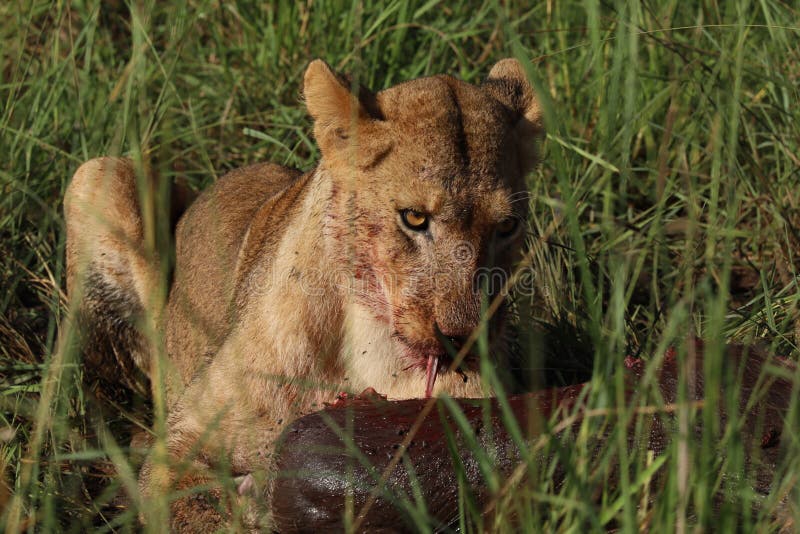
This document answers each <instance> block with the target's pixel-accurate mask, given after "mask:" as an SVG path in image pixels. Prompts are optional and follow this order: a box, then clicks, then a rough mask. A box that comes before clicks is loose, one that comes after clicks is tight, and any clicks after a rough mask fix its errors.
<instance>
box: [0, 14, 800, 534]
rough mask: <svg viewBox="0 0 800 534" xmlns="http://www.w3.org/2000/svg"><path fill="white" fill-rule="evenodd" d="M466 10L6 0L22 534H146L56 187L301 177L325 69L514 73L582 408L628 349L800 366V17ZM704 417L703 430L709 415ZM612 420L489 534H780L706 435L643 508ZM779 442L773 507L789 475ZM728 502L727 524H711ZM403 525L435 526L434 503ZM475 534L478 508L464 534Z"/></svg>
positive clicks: (1, 246) (0, 257) (8, 307)
mask: <svg viewBox="0 0 800 534" xmlns="http://www.w3.org/2000/svg"><path fill="white" fill-rule="evenodd" d="M451 4H452V3H447V2H441V3H437V2H423V1H419V2H417V1H412V2H391V1H385V2H384V1H381V0H377V1H374V2H364V3H359V2H356V3H352V4H349V3H340V2H325V1H318V2H313V3H312V2H308V3H305V4H303V3H299V2H297V3H295V2H276V3H275V4H274V5H272V6H267V3H262V2H252V3H248V2H234V3H228V2H215V1H200V0H185V1H182V2H174V3H173V2H154V1H139V2H130V3H128V2H123V1H121V0H111V1H107V2H92V1H81V0H75V1H72V2H52V1H37V2H4V3H0V20H1V21H2V22H0V70H1V71H2V83H1V84H0V154H2V155H3V158H2V162H0V284H2V285H1V286H0V289H1V290H0V381H1V382H0V384H2V386H0V387H1V388H2V389H0V399H2V404H0V418H1V419H0V431H1V432H2V433H0V467H2V468H3V469H4V471H5V476H6V479H5V480H6V482H7V484H8V485H9V486H10V490H11V492H12V493H13V494H14V497H13V499H12V501H9V502H13V503H15V504H14V506H17V507H18V508H17V510H18V512H19V514H20V517H21V518H22V519H23V525H22V526H23V527H24V528H26V529H28V530H30V531H34V530H37V531H61V530H69V531H83V530H86V529H88V528H96V529H98V530H109V529H114V530H130V529H135V528H136V527H135V525H136V523H135V515H134V513H131V512H128V513H127V514H126V513H123V514H121V515H120V514H118V513H115V512H114V509H113V506H109V505H108V502H107V501H108V500H109V499H110V498H111V496H112V494H113V490H114V488H115V487H116V486H117V485H119V484H123V485H124V484H134V483H135V482H134V481H135V466H136V464H135V461H134V462H133V463H131V461H130V457H129V452H128V451H127V449H126V446H125V445H126V444H125V443H124V442H123V441H119V442H118V443H117V441H116V440H115V439H114V437H113V433H109V432H107V431H106V430H105V427H104V426H98V425H97V424H96V419H95V418H93V416H92V413H93V411H92V407H91V406H90V404H91V402H90V401H89V400H87V398H86V397H85V396H84V394H83V392H82V390H81V388H80V386H79V380H80V365H79V361H78V360H77V359H76V356H75V355H74V354H69V353H68V351H66V352H58V351H56V350H55V349H56V341H57V337H58V324H59V322H60V320H61V319H62V318H63V317H64V316H65V313H66V310H67V307H66V303H65V297H64V293H63V286H64V282H63V281H64V260H63V258H64V253H63V247H64V221H63V216H62V211H61V198H62V196H63V193H64V190H65V187H66V184H67V181H68V179H69V177H70V176H71V175H72V173H73V172H74V171H75V169H76V168H77V166H78V165H79V164H80V163H81V162H82V161H85V160H87V159H89V158H91V157H95V156H100V155H116V154H124V155H132V156H133V157H134V158H135V159H137V160H138V161H144V162H146V163H147V164H149V165H150V166H151V167H152V168H154V169H157V170H158V172H159V173H160V176H161V177H162V178H163V179H164V180H170V179H177V178H180V179H185V180H187V181H188V182H189V183H190V184H191V185H192V186H193V187H195V188H202V187H203V186H205V185H207V184H208V183H210V182H212V181H213V180H215V179H216V178H218V177H219V176H221V175H222V174H223V173H224V172H225V171H226V170H229V169H232V168H235V167H237V166H240V165H242V164H246V163H250V162H255V161H262V160H272V161H275V162H279V163H284V164H287V165H291V166H296V167H299V168H302V169H308V168H310V167H311V166H312V165H313V162H314V161H315V159H316V157H317V149H316V147H315V146H314V143H313V141H312V139H311V137H310V132H311V127H310V122H309V119H308V117H307V116H306V113H305V110H304V108H303V106H302V103H301V101H300V98H299V86H300V80H301V76H302V73H303V70H304V68H305V66H306V65H307V63H308V61H309V60H310V59H312V58H315V57H322V58H324V59H326V60H327V61H328V62H329V63H330V64H331V65H333V66H334V67H336V68H338V69H340V70H343V71H348V72H353V73H356V74H357V75H358V76H359V78H360V80H361V81H362V82H363V83H365V84H366V85H368V86H370V87H372V88H373V89H381V88H383V87H387V86H389V85H392V84H394V83H396V82H399V81H401V80H406V79H409V78H414V77H418V76H424V75H428V74H435V73H440V72H446V73H451V74H454V75H457V76H459V77H461V78H463V79H466V80H468V81H478V80H480V79H481V78H482V77H484V76H485V75H486V74H487V73H488V70H489V68H490V67H491V65H492V64H493V63H494V62H495V61H497V60H498V59H500V58H503V57H506V56H511V55H514V56H517V57H518V58H520V59H521V60H523V62H524V63H525V65H526V67H528V68H529V75H530V76H531V78H532V80H533V81H534V83H535V84H536V87H537V89H538V92H539V95H540V98H541V100H542V102H543V104H544V109H545V124H546V128H547V132H548V137H547V140H546V141H545V144H544V147H543V152H544V162H543V164H542V166H541V167H540V168H539V169H538V170H537V171H536V172H535V173H534V174H533V175H532V176H531V179H530V188H531V192H532V210H533V216H532V220H531V226H532V229H533V230H534V232H535V233H536V234H537V235H539V236H541V237H542V238H543V239H536V240H534V245H535V248H534V250H535V254H534V256H535V261H534V266H535V273H536V283H537V284H538V285H537V288H538V291H537V293H536V296H535V298H533V299H531V301H530V302H529V303H528V304H529V305H530V306H529V307H530V308H532V313H534V314H535V315H536V316H537V317H538V318H540V319H542V320H544V321H548V322H549V323H550V324H553V323H555V322H556V321H555V320H554V319H558V318H560V320H561V321H563V322H566V323H567V324H577V325H578V326H579V328H580V329H581V330H582V331H584V332H585V336H586V337H587V339H589V340H590V341H591V343H592V345H593V346H594V348H595V351H596V352H595V359H594V382H595V384H596V385H597V387H596V389H595V392H596V393H595V394H594V395H593V397H592V398H591V399H590V405H591V407H593V408H598V409H603V408H609V409H610V408H615V407H619V406H617V405H618V400H617V399H618V397H617V394H618V388H617V387H616V385H618V379H619V376H620V373H619V369H620V367H621V362H622V358H623V357H624V355H625V354H626V353H629V352H631V351H640V352H641V354H642V355H644V356H646V357H654V356H657V355H659V354H661V353H663V351H664V349H665V348H666V347H667V346H669V345H670V344H672V343H678V344H680V342H681V340H683V339H685V338H686V337H687V336H689V335H693V334H694V335H697V336H699V337H701V338H703V339H705V340H706V341H707V343H708V347H709V351H708V352H709V356H708V362H707V369H708V370H709V371H710V373H709V374H708V376H707V381H708V384H709V388H710V389H713V388H714V387H715V386H718V385H719V384H720V380H721V379H720V377H719V375H720V374H721V373H716V372H715V371H718V370H721V369H723V368H724V361H723V360H722V352H721V347H722V345H723V344H724V343H725V342H726V341H738V342H751V341H753V340H756V339H759V340H763V341H762V342H763V343H764V344H765V346H767V347H768V348H769V350H770V351H771V352H774V353H777V354H780V355H784V356H788V357H791V358H795V359H796V358H797V357H798V355H799V354H800V351H799V350H798V343H799V342H800V288H799V287H798V277H797V274H798V268H799V267H800V259H799V258H798V257H797V254H798V252H800V147H798V143H800V106H798V102H800V90H799V89H798V88H800V45H798V43H799V42H800V40H798V33H800V10H798V8H796V7H793V4H792V3H791V2H784V1H782V0H759V1H756V0H753V1H750V2H747V1H744V0H729V1H725V0H707V1H704V2H699V3H697V5H696V4H695V3H693V2H679V1H678V0H667V1H663V2H656V1H646V2H641V3H640V2H638V1H628V2H625V1H621V0H620V1H614V2H598V1H596V0H585V1H577V0H567V1H558V2H556V1H544V2H540V3H534V5H528V3H527V2H519V3H517V2H488V1H487V2H478V1H476V2H470V3H465V4H463V5H461V6H460V7H455V4H453V5H451ZM544 240H546V241H548V242H551V243H560V244H563V245H566V247H567V248H559V247H554V246H547V245H546V244H545V243H544ZM525 331H526V329H525V328H523V334H524V333H525ZM523 337H524V336H523ZM730 389H734V388H730ZM728 393H729V394H731V393H730V391H728ZM732 394H734V395H735V392H734V393H732ZM797 410H798V407H797V406H794V404H793V406H792V409H791V414H792V419H790V423H793V424H794V425H793V426H792V425H790V428H792V429H794V428H797V425H796V422H797V415H796V414H797ZM698 417H700V418H703V420H705V421H706V422H708V423H713V418H714V412H713V409H712V408H710V407H707V408H704V409H703V410H702V412H701V413H700V414H698ZM606 423H607V421H603V420H590V421H587V422H586V423H585V424H584V425H583V426H582V430H581V432H580V433H579V435H578V436H577V438H576V440H575V441H574V443H571V447H568V448H565V450H563V451H562V454H563V457H564V458H566V460H568V464H569V466H570V468H569V470H568V473H567V477H566V482H565V485H564V486H563V487H561V488H553V487H552V486H551V485H549V484H548V482H547V477H548V472H547V470H548V466H540V467H539V469H538V471H536V472H534V473H533V475H532V477H531V480H529V482H527V483H526V484H525V485H524V486H523V488H522V489H521V490H520V491H519V495H520V499H519V502H529V500H530V499H533V500H534V501H535V502H537V503H540V504H541V505H537V506H535V507H530V508H526V507H525V506H520V505H519V503H517V504H514V503H511V504H509V505H508V506H507V507H506V508H504V509H503V510H504V511H503V512H501V513H499V515H498V518H499V519H498V521H499V526H500V529H501V530H502V529H503V526H504V525H505V529H506V530H509V531H511V530H515V529H516V527H515V526H514V525H513V524H512V523H504V522H503V519H504V517H505V516H504V514H506V515H507V516H508V517H511V515H512V512H514V511H515V510H516V512H519V513H521V516H520V517H522V518H523V520H524V523H525V524H529V525H531V531H549V530H561V531H581V532H582V531H584V530H586V529H587V528H591V529H596V530H602V529H606V528H612V527H614V528H619V529H621V530H624V531H626V532H628V531H636V530H638V528H639V527H640V526H641V525H649V527H650V528H652V529H654V530H664V531H672V530H675V529H679V530H680V529H681V528H684V527H685V528H687V529H694V528H695V527H697V528H698V529H700V530H707V529H716V530H721V531H729V530H731V528H733V527H735V526H737V525H738V526H739V527H740V528H741V530H742V531H765V530H770V529H774V528H775V523H774V522H773V518H772V513H773V512H774V511H775V510H776V507H777V502H776V499H774V498H772V496H771V497H769V498H767V499H766V500H764V502H763V503H762V504H763V506H762V507H761V508H760V509H759V510H756V511H754V512H752V513H751V511H750V510H751V505H752V504H754V503H755V502H756V501H759V499H760V498H759V497H757V496H754V495H752V494H748V493H747V492H745V491H742V490H741V489H739V488H738V486H736V484H734V483H731V482H722V480H723V479H722V478H720V476H719V474H720V473H723V472H724V473H734V474H735V473H737V472H740V471H741V470H742V463H741V462H742V460H741V455H740V454H738V452H737V451H739V452H740V450H741V446H740V444H737V442H736V440H735V439H732V438H731V436H729V435H725V436H720V435H718V434H716V432H718V431H719V429H717V430H715V427H714V425H713V424H709V425H708V427H707V432H706V434H707V436H706V438H705V439H704V440H702V442H701V443H699V444H697V446H696V449H693V450H692V451H691V452H692V454H691V459H690V461H691V462H692V463H691V469H689V471H688V474H687V475H686V476H687V477H688V478H687V479H685V480H679V477H678V476H677V475H674V473H676V469H677V468H678V462H679V458H678V455H677V453H676V452H675V450H673V449H670V451H669V453H668V454H667V455H666V457H665V463H664V465H663V466H662V467H661V469H662V470H663V472H664V473H667V476H666V477H665V478H664V483H663V484H662V485H661V487H660V488H659V489H658V491H659V492H660V493H659V494H658V496H657V497H655V498H653V499H652V502H651V503H650V504H649V505H647V506H644V507H640V506H639V505H640V503H642V502H643V495H644V494H645V492H646V491H647V490H646V485H645V484H643V483H642V481H646V480H647V479H648V478H649V474H650V471H649V468H648V465H649V464H648V459H647V458H646V457H643V456H641V455H640V456H634V457H631V458H626V455H625V454H618V455H617V456H619V457H620V459H621V460H622V467H614V465H615V464H614V462H611V461H610V460H609V458H610V457H611V456H614V453H615V451H616V452H621V451H622V449H623V447H624V443H623V441H622V438H623V437H624V436H623V435H622V433H620V432H617V433H616V434H613V435H612V439H611V440H610V445H609V447H608V452H607V453H606V454H602V455H600V458H599V459H598V460H597V461H596V462H593V461H591V457H590V452H589V449H590V439H589V438H590V437H591V436H592V435H593V434H595V433H596V432H598V431H599V430H600V429H601V428H602V425H604V424H606ZM6 427H10V428H12V429H13V435H12V434H11V433H9V432H7V431H6V430H3V429H4V428H6ZM111 428H112V429H113V428H114V427H113V425H112V427H111ZM790 436H791V438H792V439H789V440H787V445H786V446H787V458H789V459H790V460H789V461H787V464H786V465H785V466H784V469H782V470H780V471H779V472H777V473H776V477H775V484H774V487H775V490H774V495H775V496H780V495H781V492H784V491H786V489H787V488H791V487H792V486H793V484H794V479H793V477H794V473H796V472H798V470H797V469H798V467H800V466H798V465H796V464H797V459H798V458H800V444H798V441H797V436H796V434H795V433H794V431H792V432H790ZM119 438H120V436H117V439H119ZM720 453H725V454H723V456H725V457H726V458H727V459H728V460H726V463H725V464H724V465H720V461H719V459H720ZM114 469H116V470H117V471H118V472H119V475H116V476H112V473H113V472H114ZM673 475H674V476H673ZM612 479H613V480H616V479H619V483H618V484H617V485H616V487H613V488H612V487H611V486H610V485H609V486H608V487H607V488H606V489H603V488H604V486H606V482H607V481H609V480H612ZM726 480H727V479H726ZM109 484H110V486H109ZM719 485H721V487H722V490H723V491H724V492H726V504H725V505H724V507H723V512H724V513H723V514H715V513H714V512H713V509H714V506H713V505H714V502H713V499H714V496H713V493H714V491H713V489H714V488H715V487H716V486H719ZM109 488H110V489H109ZM597 488H600V490H599V493H598V489H597ZM681 488H685V489H681ZM4 494H5V493H4V492H2V491H0V499H5V497H3V495H4ZM525 499H528V501H526V500H525ZM646 500H647V499H645V501H646ZM790 500H795V501H796V500H797V496H796V495H793V494H792V495H790ZM0 502H2V501H0ZM515 507H516V508H515ZM4 517H5V518H6V519H7V518H8V517H9V516H8V515H6V516H4ZM414 517H415V521H416V523H415V524H417V525H419V526H421V527H424V525H425V514H424V507H423V509H422V511H420V512H419V513H418V514H417V515H415V516H414ZM473 519H474V517H473V514H470V513H469V511H468V506H467V505H465V507H464V511H463V513H462V521H463V522H464V524H465V525H467V524H469V523H470V521H472V520H473ZM0 520H3V519H0Z"/></svg>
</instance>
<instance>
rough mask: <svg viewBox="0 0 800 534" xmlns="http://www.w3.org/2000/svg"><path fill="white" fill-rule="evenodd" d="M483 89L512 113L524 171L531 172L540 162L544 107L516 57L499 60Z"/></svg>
mask: <svg viewBox="0 0 800 534" xmlns="http://www.w3.org/2000/svg"><path fill="white" fill-rule="evenodd" d="M483 88H484V89H485V90H486V91H488V92H489V94H491V95H492V96H493V97H494V98H495V99H497V100H498V101H499V102H500V103H501V104H503V105H504V106H505V107H506V109H508V110H509V111H510V112H511V113H512V114H513V116H514V120H515V121H516V124H515V127H514V128H515V130H516V132H517V142H518V145H519V151H520V156H521V161H522V166H523V169H522V170H523V172H528V171H529V170H530V169H531V168H532V167H533V166H534V165H535V164H536V162H537V161H538V151H537V150H536V142H537V141H538V140H539V139H541V138H542V137H543V136H544V125H543V124H542V108H541V106H540V105H539V101H538V99H537V98H536V95H535V94H534V92H533V88H532V87H531V84H530V82H529V81H528V77H527V75H526V74H525V70H524V69H523V68H522V64H520V62H519V61H518V60H516V59H514V58H508V59H503V60H501V61H498V62H497V63H496V64H495V65H494V67H492V70H491V71H490V72H489V76H488V78H486V81H485V82H484V83H483Z"/></svg>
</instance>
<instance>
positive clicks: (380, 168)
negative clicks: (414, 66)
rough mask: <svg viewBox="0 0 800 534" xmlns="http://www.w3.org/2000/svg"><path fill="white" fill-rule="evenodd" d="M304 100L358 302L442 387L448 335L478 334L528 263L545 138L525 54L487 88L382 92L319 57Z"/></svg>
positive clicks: (502, 66)
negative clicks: (492, 305) (495, 299)
mask: <svg viewBox="0 0 800 534" xmlns="http://www.w3.org/2000/svg"><path fill="white" fill-rule="evenodd" d="M304 96H305V100H306V105H307V107H308V110H309V112H310V114H311V116H312V117H313V119H314V134H315V137H316V139H317V141H318V143H319V146H320V150H321V152H322V165H321V168H324V169H325V171H326V172H329V173H330V175H331V177H332V180H333V184H334V186H333V193H332V198H331V202H330V206H329V208H328V223H327V224H328V230H329V232H330V233H331V234H332V235H333V236H334V238H335V240H336V243H337V245H338V247H339V255H340V257H341V259H342V264H343V265H349V266H350V267H351V269H350V270H349V271H348V275H350V276H351V277H352V280H354V281H355V284H354V285H353V286H351V290H352V291H353V293H354V298H355V299H356V300H357V301H358V302H359V303H360V304H361V305H362V306H364V307H366V308H368V309H369V311H370V313H371V314H372V315H373V317H375V318H376V319H377V320H379V321H381V322H383V323H384V324H387V325H389V326H390V328H391V331H392V333H393V338H394V340H395V342H396V344H397V348H398V354H400V355H402V356H403V357H406V358H407V359H408V361H409V365H410V366H419V367H422V368H427V369H428V384H429V386H430V387H432V381H433V379H435V376H436V373H435V371H437V369H438V368H439V366H441V362H444V361H446V359H447V352H446V347H445V345H446V344H447V341H446V340H447V338H449V339H450V340H451V341H453V342H454V343H455V345H456V347H457V346H458V345H459V344H460V343H462V342H463V340H464V339H465V338H466V337H467V336H469V335H470V333H471V332H473V330H475V328H476V327H477V326H478V325H479V321H480V317H481V306H482V298H483V297H482V295H485V294H486V293H487V292H488V294H489V296H492V295H494V294H497V293H498V292H500V291H501V290H502V289H503V288H502V285H503V282H504V280H505V279H506V278H507V277H508V275H509V273H510V270H511V268H512V266H513V265H514V263H515V262H516V261H517V260H518V259H519V257H520V252H521V250H522V247H523V245H524V242H525V231H524V227H525V221H526V218H527V210H528V196H527V187H526V183H525V176H526V174H527V173H528V171H529V170H530V169H531V167H532V166H533V165H534V164H535V162H536V160H537V155H536V139H537V138H538V137H539V136H540V135H541V132H542V128H541V114H540V109H539V106H538V104H537V102H536V99H535V98H534V95H533V91H532V90H531V87H530V85H529V83H528V81H527V79H526V76H525V74H524V72H523V70H522V67H521V65H520V64H519V63H518V62H517V61H516V60H514V59H506V60H503V61H501V62H499V63H497V64H496V65H495V66H494V68H492V70H491V72H490V74H489V77H488V78H487V79H486V81H485V82H484V83H483V84H481V85H479V86H476V85H472V84H468V83H465V82H462V81H460V80H457V79H455V78H453V77H451V76H445V75H440V76H432V77H428V78H420V79H417V80H413V81H409V82H405V83H402V84H399V85H397V86H394V87H391V88H389V89H386V90H384V91H381V92H379V93H377V94H373V93H372V92H370V91H368V90H366V89H364V88H360V87H359V88H354V87H353V86H352V84H351V83H350V82H349V81H348V80H347V79H346V78H344V77H342V76H340V75H338V74H336V73H334V72H333V71H332V70H331V69H330V68H329V67H328V65H326V64H325V63H324V62H322V61H319V60H318V61H314V62H313V63H311V65H310V66H309V67H308V70H307V71H306V74H305V80H304ZM432 364H433V367H434V369H433V371H434V372H433V373H431V365H432Z"/></svg>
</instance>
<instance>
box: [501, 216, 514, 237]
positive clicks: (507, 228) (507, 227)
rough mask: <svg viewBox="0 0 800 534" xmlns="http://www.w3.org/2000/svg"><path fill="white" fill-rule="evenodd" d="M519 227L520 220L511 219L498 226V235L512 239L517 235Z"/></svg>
mask: <svg viewBox="0 0 800 534" xmlns="http://www.w3.org/2000/svg"><path fill="white" fill-rule="evenodd" d="M518 226H519V219H517V218H516V217H509V218H507V219H504V220H502V221H500V224H498V225H497V234H498V235H499V236H500V237H511V236H512V235H514V234H515V233H516V231H517V227H518Z"/></svg>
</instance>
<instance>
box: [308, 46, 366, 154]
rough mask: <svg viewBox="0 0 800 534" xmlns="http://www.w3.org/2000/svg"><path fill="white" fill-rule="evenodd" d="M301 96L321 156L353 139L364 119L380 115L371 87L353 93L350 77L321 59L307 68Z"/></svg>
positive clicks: (333, 152)
mask: <svg viewBox="0 0 800 534" xmlns="http://www.w3.org/2000/svg"><path fill="white" fill-rule="evenodd" d="M303 96H304V97H305V101H306V108H307V109H308V112H309V114H310V115H311V117H312V118H313V119H314V137H315V138H316V140H317V143H319V146H320V149H321V150H322V153H323V155H324V156H333V155H334V154H335V152H337V151H338V150H340V149H342V148H344V147H345V146H346V145H347V144H348V143H353V142H354V141H355V137H356V134H357V132H358V131H359V130H360V129H361V127H362V126H364V125H365V123H369V122H371V121H374V120H376V119H381V118H382V117H381V116H380V110H379V109H378V107H377V103H376V100H375V95H374V94H373V93H372V92H371V91H369V90H368V89H366V88H364V87H359V90H358V94H356V93H354V92H353V91H352V90H351V84H350V82H349V80H348V79H347V78H345V77H344V76H342V75H340V74H338V73H336V72H334V71H333V70H332V69H331V68H330V67H329V66H328V64H327V63H325V62H324V61H322V60H321V59H315V60H314V61H312V62H311V64H310V65H309V66H308V68H307V69H306V73H305V76H304V78H303Z"/></svg>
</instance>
